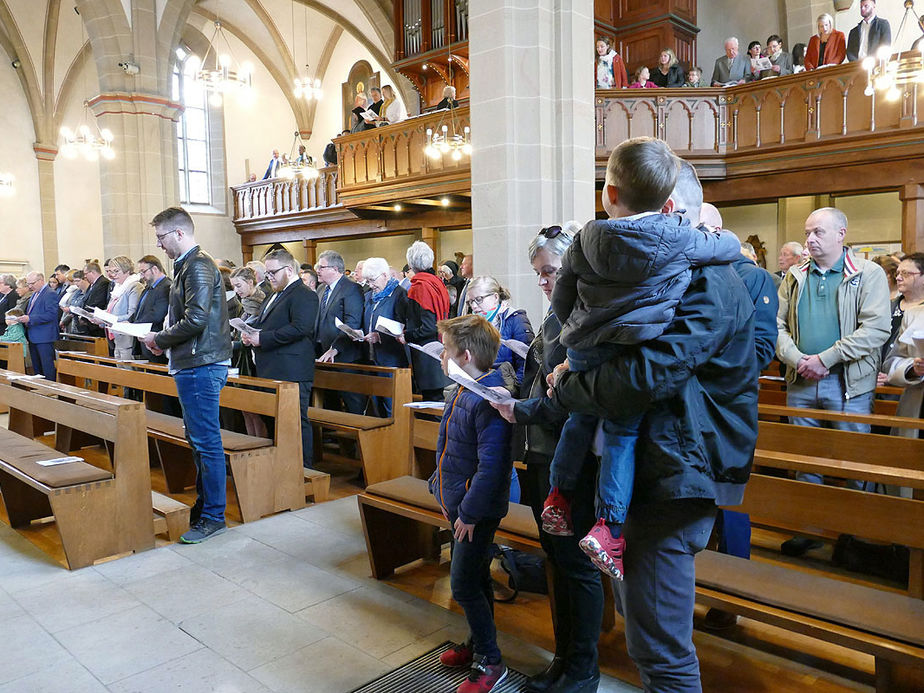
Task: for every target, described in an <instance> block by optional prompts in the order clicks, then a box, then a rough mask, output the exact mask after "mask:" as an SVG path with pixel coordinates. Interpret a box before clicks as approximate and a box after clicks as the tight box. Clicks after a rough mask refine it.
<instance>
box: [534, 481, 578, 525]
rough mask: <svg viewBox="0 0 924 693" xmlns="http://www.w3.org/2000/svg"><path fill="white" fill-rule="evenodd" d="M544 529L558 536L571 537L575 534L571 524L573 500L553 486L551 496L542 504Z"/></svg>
mask: <svg viewBox="0 0 924 693" xmlns="http://www.w3.org/2000/svg"><path fill="white" fill-rule="evenodd" d="M539 517H540V518H541V519H542V531H543V532H545V533H546V534H552V535H554V536H556V537H570V536H573V535H574V527H573V526H572V525H571V501H569V500H568V499H567V498H565V496H564V495H563V494H562V492H561V491H559V490H558V488H557V487H555V486H553V487H552V491H551V492H550V493H549V497H548V498H546V499H545V503H543V504H542V514H541V515H540V516H539Z"/></svg>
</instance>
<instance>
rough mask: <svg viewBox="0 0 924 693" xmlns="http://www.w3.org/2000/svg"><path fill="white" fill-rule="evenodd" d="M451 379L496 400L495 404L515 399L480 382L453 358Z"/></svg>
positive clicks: (490, 400)
mask: <svg viewBox="0 0 924 693" xmlns="http://www.w3.org/2000/svg"><path fill="white" fill-rule="evenodd" d="M449 379H450V380H452V381H453V382H454V383H457V384H459V385H461V386H462V387H464V388H465V389H466V390H470V391H471V392H474V393H475V394H476V395H478V396H479V397H481V398H482V399H486V400H488V401H489V402H494V403H495V404H509V403H510V402H512V401H513V398H512V397H511V396H510V395H509V394H508V395H503V394H501V393H500V392H497V391H496V390H492V389H491V388H489V387H487V386H486V385H482V384H481V383H479V382H478V381H477V380H475V379H474V378H472V376H470V375H469V374H468V373H466V372H465V371H463V370H462V369H461V368H460V367H459V366H458V364H457V363H456V362H455V361H453V360H452V359H449Z"/></svg>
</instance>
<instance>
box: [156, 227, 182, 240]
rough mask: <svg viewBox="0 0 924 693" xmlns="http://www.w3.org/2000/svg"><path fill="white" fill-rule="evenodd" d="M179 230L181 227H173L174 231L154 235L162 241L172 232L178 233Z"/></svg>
mask: <svg viewBox="0 0 924 693" xmlns="http://www.w3.org/2000/svg"><path fill="white" fill-rule="evenodd" d="M177 231H179V229H173V231H167V233H155V234H154V235H155V236H156V237H157V240H158V241H162V240H164V239H165V238H166V237H167V236H169V235H170V234H171V233H176V232H177Z"/></svg>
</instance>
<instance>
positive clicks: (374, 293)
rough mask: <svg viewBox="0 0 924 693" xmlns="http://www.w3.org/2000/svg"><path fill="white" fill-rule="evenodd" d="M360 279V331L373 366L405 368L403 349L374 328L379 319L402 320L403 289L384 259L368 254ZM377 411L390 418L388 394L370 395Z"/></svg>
mask: <svg viewBox="0 0 924 693" xmlns="http://www.w3.org/2000/svg"><path fill="white" fill-rule="evenodd" d="M363 279H364V280H365V283H366V286H368V287H369V288H370V290H369V291H367V292H366V296H365V303H366V306H365V309H364V310H363V332H365V333H366V342H368V344H369V350H370V352H371V357H372V363H374V364H375V365H376V366H392V367H394V368H407V348H406V347H405V346H404V344H402V343H401V342H399V341H398V339H397V337H394V336H392V335H390V334H388V333H386V332H380V331H378V330H376V323H377V322H378V319H379V318H387V319H389V320H396V321H397V322H404V319H405V313H406V312H407V292H406V291H405V290H404V289H402V288H401V287H400V286H398V280H397V279H394V278H393V277H392V276H391V271H390V270H389V268H388V262H387V261H386V260H385V258H381V257H370V258H369V259H367V260H366V261H365V262H364V263H363ZM372 401H373V403H374V404H375V406H376V408H377V410H378V412H379V413H380V414H381V415H382V416H384V417H385V418H389V417H391V397H373V398H372Z"/></svg>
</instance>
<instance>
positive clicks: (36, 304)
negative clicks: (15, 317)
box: [25, 284, 58, 344]
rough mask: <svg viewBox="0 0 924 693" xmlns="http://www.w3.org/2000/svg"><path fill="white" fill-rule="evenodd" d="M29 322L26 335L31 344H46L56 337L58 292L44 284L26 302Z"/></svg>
mask: <svg viewBox="0 0 924 693" xmlns="http://www.w3.org/2000/svg"><path fill="white" fill-rule="evenodd" d="M26 306H27V309H26V314H27V315H28V316H29V322H28V324H26V326H25V327H26V337H27V338H28V339H29V341H30V342H31V343H32V344H48V343H51V342H54V341H55V340H56V339H57V338H58V294H56V293H55V291H54V289H52V288H51V287H50V286H48V284H45V285H44V286H43V287H42V288H41V289H40V290H39V292H38V294H37V295H35V296H33V297H30V298H29V303H27V304H26Z"/></svg>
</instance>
